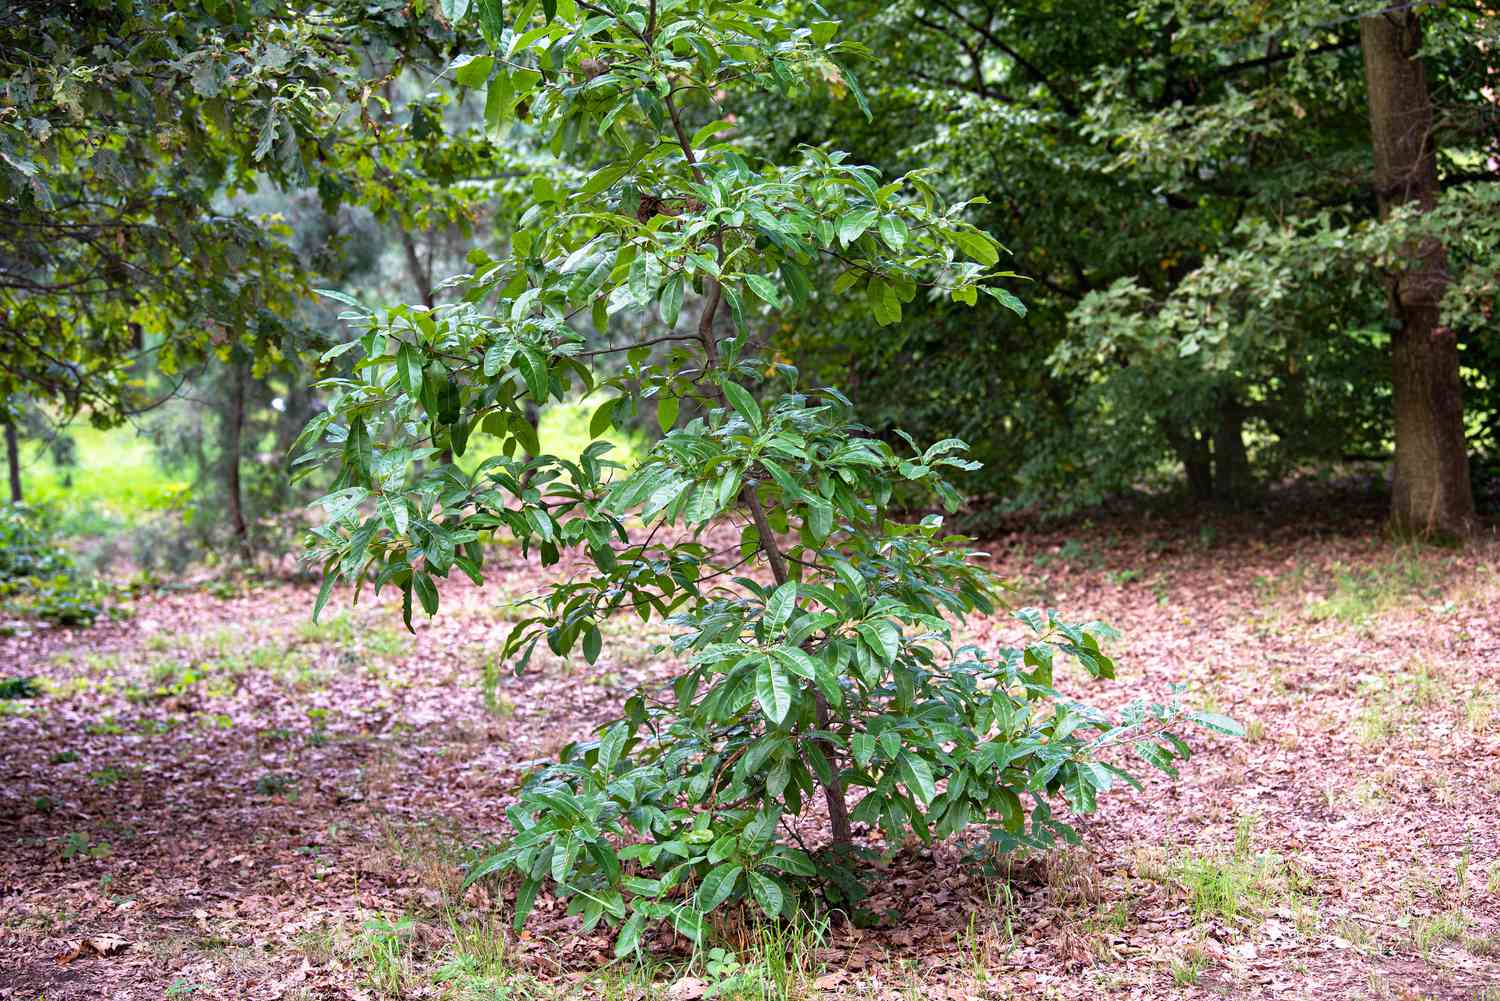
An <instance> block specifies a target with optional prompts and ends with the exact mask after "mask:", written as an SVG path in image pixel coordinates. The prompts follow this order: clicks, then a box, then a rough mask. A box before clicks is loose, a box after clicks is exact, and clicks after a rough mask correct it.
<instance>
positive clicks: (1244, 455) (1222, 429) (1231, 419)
mask: <svg viewBox="0 0 1500 1001" xmlns="http://www.w3.org/2000/svg"><path fill="white" fill-rule="evenodd" d="M1217 416H1218V423H1217V425H1216V426H1215V427H1214V480H1213V489H1214V495H1215V496H1216V497H1218V499H1219V500H1221V501H1238V500H1243V499H1245V497H1246V496H1247V495H1248V494H1249V493H1250V487H1251V485H1252V482H1253V481H1252V479H1251V476H1250V453H1249V452H1247V451H1246V450H1245V410H1244V408H1243V407H1242V406H1240V403H1239V401H1238V400H1236V399H1235V398H1234V397H1233V396H1230V395H1229V394H1227V393H1226V394H1225V395H1224V397H1223V398H1222V399H1220V400H1219V406H1218V415H1217Z"/></svg>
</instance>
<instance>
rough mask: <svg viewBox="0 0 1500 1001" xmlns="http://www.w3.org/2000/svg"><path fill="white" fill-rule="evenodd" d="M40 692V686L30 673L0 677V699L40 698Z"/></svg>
mask: <svg viewBox="0 0 1500 1001" xmlns="http://www.w3.org/2000/svg"><path fill="white" fill-rule="evenodd" d="M41 694H42V688H41V686H40V685H39V684H37V680H36V678H34V677H32V676H30V675H27V676H26V677H14V678H0V699H35V698H40V697H41Z"/></svg>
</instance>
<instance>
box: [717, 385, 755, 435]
mask: <svg viewBox="0 0 1500 1001" xmlns="http://www.w3.org/2000/svg"><path fill="white" fill-rule="evenodd" d="M724 398H725V399H727V400H728V401H729V405H730V406H731V407H733V408H734V409H735V410H736V411H737V412H738V413H739V415H740V416H741V417H743V418H745V420H747V421H749V422H750V426H751V427H753V428H755V429H756V430H757V431H759V430H760V428H761V414H760V404H758V403H756V402H755V397H753V396H751V395H750V391H749V390H747V389H746V388H745V387H744V386H741V385H740V384H739V383H737V382H734V381H732V380H730V379H725V380H724Z"/></svg>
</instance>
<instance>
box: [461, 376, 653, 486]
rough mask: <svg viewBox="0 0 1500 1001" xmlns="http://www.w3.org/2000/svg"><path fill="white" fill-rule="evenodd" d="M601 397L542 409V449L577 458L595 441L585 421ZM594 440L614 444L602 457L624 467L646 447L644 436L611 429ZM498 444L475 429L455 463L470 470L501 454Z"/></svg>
mask: <svg viewBox="0 0 1500 1001" xmlns="http://www.w3.org/2000/svg"><path fill="white" fill-rule="evenodd" d="M604 399H605V398H604V397H603V396H602V395H601V396H590V397H584V398H582V399H577V400H570V401H569V402H567V403H554V404H551V405H550V406H548V407H546V408H545V409H543V410H542V413H541V422H540V426H539V427H538V428H537V438H538V439H539V440H540V442H541V446H542V451H543V452H545V453H547V454H549V455H555V456H557V457H558V458H560V459H570V460H571V459H577V458H578V457H579V456H580V455H582V454H583V450H584V449H586V448H588V447H589V443H590V442H592V441H594V440H595V439H594V438H592V437H590V435H589V420H590V419H591V418H592V417H593V416H594V411H595V410H596V409H597V408H598V406H599V404H601V403H603V402H604ZM598 440H601V441H607V442H609V443H610V444H611V445H613V446H614V448H612V449H611V450H610V451H609V452H607V453H606V454H605V456H604V458H605V459H607V460H609V461H612V462H618V463H620V464H621V465H622V466H625V467H626V468H629V467H631V466H634V465H635V464H636V463H637V462H639V461H640V459H641V456H642V455H644V454H645V452H646V449H647V448H649V447H650V443H649V442H647V441H646V438H645V436H644V435H641V434H639V433H636V432H621V431H615V430H612V431H610V432H609V433H608V434H605V435H603V436H602V437H601V438H600V439H598ZM501 444H502V442H501V440H500V439H499V438H495V437H493V436H491V435H487V434H483V433H481V432H477V431H476V432H475V434H474V436H473V438H471V439H470V441H469V447H468V450H467V451H465V452H464V455H463V458H462V459H460V460H459V465H460V466H462V467H463V468H464V469H466V470H469V471H470V472H472V471H473V470H474V469H475V468H476V467H478V465H479V464H480V463H481V462H483V461H484V460H485V459H488V458H490V457H491V456H495V455H499V454H501V453H500V448H501Z"/></svg>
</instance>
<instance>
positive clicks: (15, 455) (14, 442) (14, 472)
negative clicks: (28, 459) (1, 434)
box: [5, 421, 22, 504]
mask: <svg viewBox="0 0 1500 1001" xmlns="http://www.w3.org/2000/svg"><path fill="white" fill-rule="evenodd" d="M5 461H6V462H7V463H9V465H10V502H11V503H12V504H19V503H21V500H22V496H21V442H20V439H19V437H18V436H17V435H16V423H15V421H6V422H5Z"/></svg>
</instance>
